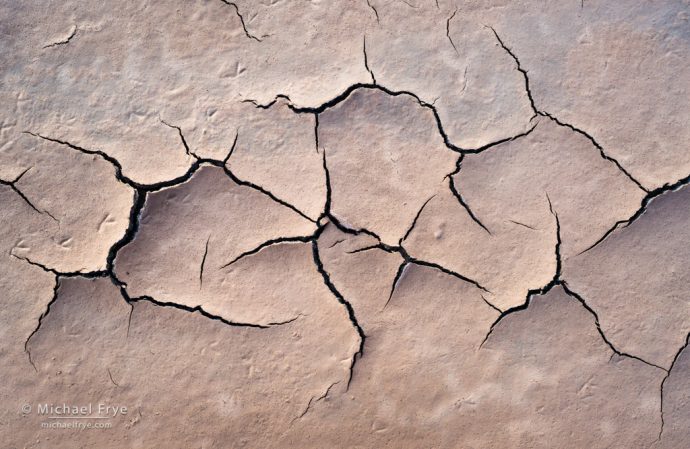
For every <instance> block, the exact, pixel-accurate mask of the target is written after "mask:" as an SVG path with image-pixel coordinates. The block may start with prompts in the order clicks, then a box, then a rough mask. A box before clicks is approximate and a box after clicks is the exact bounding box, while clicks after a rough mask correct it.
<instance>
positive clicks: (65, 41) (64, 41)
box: [43, 25, 77, 48]
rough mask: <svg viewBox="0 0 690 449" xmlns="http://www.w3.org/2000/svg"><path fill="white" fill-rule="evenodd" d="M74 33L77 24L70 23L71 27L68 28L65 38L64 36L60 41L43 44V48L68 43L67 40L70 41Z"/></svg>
mask: <svg viewBox="0 0 690 449" xmlns="http://www.w3.org/2000/svg"><path fill="white" fill-rule="evenodd" d="M76 35H77V26H76V25H72V28H71V29H70V31H69V34H68V35H67V37H66V38H64V39H63V40H61V41H57V42H53V43H52V44H48V45H44V46H43V48H50V47H57V46H58V45H65V44H67V43H69V41H71V40H72V38H73V37H74V36H76Z"/></svg>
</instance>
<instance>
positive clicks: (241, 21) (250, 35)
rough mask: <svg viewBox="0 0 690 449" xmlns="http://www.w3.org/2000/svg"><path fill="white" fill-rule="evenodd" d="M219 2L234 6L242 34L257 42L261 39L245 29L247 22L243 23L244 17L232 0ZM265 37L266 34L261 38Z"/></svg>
mask: <svg viewBox="0 0 690 449" xmlns="http://www.w3.org/2000/svg"><path fill="white" fill-rule="evenodd" d="M220 1H221V2H223V3H225V4H226V5H228V6H232V7H233V8H235V14H237V17H239V19H240V23H241V24H242V29H243V30H244V35H245V36H247V37H248V38H249V39H253V40H255V41H257V42H261V41H262V39H259V38H258V37H256V36H254V35H253V34H251V33H250V32H249V30H247V24H245V23H244V17H243V16H242V14H240V9H239V8H238V7H237V4H236V3H234V2H229V1H228V0H220ZM264 37H267V36H262V38H264Z"/></svg>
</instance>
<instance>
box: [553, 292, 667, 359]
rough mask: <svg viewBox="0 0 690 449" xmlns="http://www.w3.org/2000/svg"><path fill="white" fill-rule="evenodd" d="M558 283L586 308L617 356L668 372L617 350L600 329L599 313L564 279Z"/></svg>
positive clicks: (602, 337)
mask: <svg viewBox="0 0 690 449" xmlns="http://www.w3.org/2000/svg"><path fill="white" fill-rule="evenodd" d="M559 285H560V286H561V287H562V288H563V291H565V293H566V294H567V295H568V296H570V297H572V298H574V299H576V300H578V301H579V302H580V304H582V307H584V308H585V309H587V311H588V312H589V313H590V314H591V315H592V316H593V317H594V324H595V325H596V327H597V332H599V335H600V336H601V339H602V340H604V343H606V345H607V346H608V347H609V348H610V349H611V350H612V351H613V352H614V353H615V354H616V355H619V356H621V357H628V358H631V359H635V360H637V361H639V362H642V363H644V364H645V365H649V366H652V367H654V368H658V369H660V370H662V371H664V372H668V371H669V370H667V369H666V368H663V367H661V366H659V365H656V364H654V363H651V362H648V361H646V360H644V359H642V358H641V357H638V356H636V355H632V354H628V353H627V352H623V351H619V350H618V349H616V347H615V346H614V345H613V343H611V341H609V339H608V338H606V335H605V334H604V331H603V330H602V329H601V324H600V322H599V315H598V314H597V313H596V312H595V311H594V309H592V308H591V307H590V306H589V304H587V302H586V301H585V300H584V298H583V297H582V296H581V295H580V294H578V293H576V292H574V291H573V290H572V289H571V288H570V286H568V283H567V282H566V281H560V282H559Z"/></svg>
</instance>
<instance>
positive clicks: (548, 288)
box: [479, 194, 562, 349]
mask: <svg viewBox="0 0 690 449" xmlns="http://www.w3.org/2000/svg"><path fill="white" fill-rule="evenodd" d="M546 200H547V201H548V203H549V211H550V212H551V214H552V215H553V217H554V219H555V221H556V244H555V245H554V253H555V258H556V269H555V272H554V275H553V278H552V279H551V281H549V283H548V284H546V285H545V286H543V287H541V288H538V289H531V290H528V291H527V296H526V298H525V302H524V303H522V304H519V305H517V306H515V307H511V308H509V309H506V310H503V311H501V314H500V315H499V316H498V318H496V321H494V322H493V324H491V327H490V328H489V331H488V332H487V333H486V336H485V337H484V340H482V342H481V344H480V345H479V348H480V349H481V348H482V346H484V343H486V342H487V341H488V340H489V337H490V336H491V334H492V333H493V331H494V329H495V328H496V326H497V325H498V323H500V322H501V321H502V320H503V318H505V317H507V316H508V315H510V314H512V313H515V312H519V311H521V310H525V309H527V308H528V307H529V303H530V301H531V300H532V297H533V296H535V295H545V294H546V293H548V292H549V291H551V289H552V288H554V287H555V286H557V285H559V284H561V280H560V279H561V267H562V261H561V243H562V242H561V223H560V220H559V219H558V214H557V213H556V212H555V211H554V210H553V205H552V204H551V199H550V198H549V195H548V194H546Z"/></svg>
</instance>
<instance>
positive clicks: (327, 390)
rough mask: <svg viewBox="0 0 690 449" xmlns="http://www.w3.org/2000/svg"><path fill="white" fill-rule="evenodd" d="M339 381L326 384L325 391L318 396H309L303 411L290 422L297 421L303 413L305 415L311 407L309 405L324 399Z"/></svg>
mask: <svg viewBox="0 0 690 449" xmlns="http://www.w3.org/2000/svg"><path fill="white" fill-rule="evenodd" d="M339 383H340V381H337V382H333V383H332V384H330V385H329V386H328V388H326V391H325V392H324V393H323V394H322V395H321V396H319V397H314V396H312V397H311V398H309V402H307V407H306V408H305V409H304V411H303V412H302V413H301V414H300V415H299V416H297V417H296V418H295V419H293V420H292V422H295V421H297V420H298V419H300V418H303V417H304V415H306V414H307V412H308V411H309V410H310V409H311V406H312V405H313V404H316V403H317V402H319V401H321V400H323V399H326V397H328V393H330V392H331V389H332V388H333V387H335V386H336V385H338V384H339Z"/></svg>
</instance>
